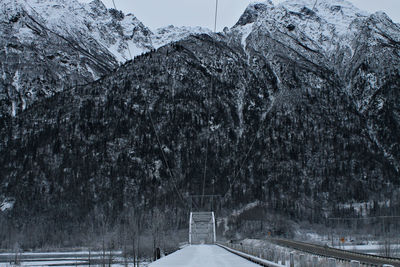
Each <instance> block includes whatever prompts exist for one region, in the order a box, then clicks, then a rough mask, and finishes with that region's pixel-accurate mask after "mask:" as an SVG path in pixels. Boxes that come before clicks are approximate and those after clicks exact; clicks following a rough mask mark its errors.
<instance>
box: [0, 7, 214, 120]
mask: <svg viewBox="0 0 400 267" xmlns="http://www.w3.org/2000/svg"><path fill="white" fill-rule="evenodd" d="M0 10H1V11H2V12H1V14H0V22H1V25H0V31H1V37H0V47H1V52H0V59H1V74H2V75H1V83H0V86H1V87H0V101H1V104H0V108H1V114H2V115H5V114H9V115H12V116H16V115H17V114H18V113H20V112H21V111H23V110H25V109H26V107H27V106H30V105H31V104H32V103H34V102H35V101H36V100H38V99H41V98H43V97H49V96H52V95H54V93H56V92H60V91H64V90H66V89H69V88H71V87H72V86H75V85H77V84H86V83H89V82H92V81H94V80H97V79H99V78H100V77H101V76H104V75H106V74H108V73H110V72H111V71H112V70H113V69H115V68H116V67H118V65H119V63H124V62H126V61H127V60H131V59H133V58H134V57H135V56H137V55H140V54H141V53H144V52H147V51H150V50H151V49H154V48H156V47H160V46H162V45H165V44H166V43H169V42H172V41H176V40H179V39H181V38H184V37H186V36H188V35H189V34H192V33H193V32H199V31H200V32H206V31H207V30H206V29H201V28H199V29H191V28H175V27H169V28H166V29H160V30H158V31H157V33H155V34H154V33H152V32H151V31H150V30H149V29H148V28H147V27H145V26H144V25H143V24H142V23H141V22H140V21H139V20H138V19H137V18H136V17H135V16H134V15H132V14H127V15H125V14H123V13H122V12H120V11H117V10H114V9H107V8H106V7H105V6H104V4H103V3H102V2H101V1H99V0H94V1H92V2H90V3H89V4H83V3H80V2H78V1H76V0H72V1H70V0H68V1H65V0H57V1H50V0H49V1H39V0H29V1H19V0H18V1H14V0H6V1H2V3H0ZM153 40H154V44H153Z"/></svg>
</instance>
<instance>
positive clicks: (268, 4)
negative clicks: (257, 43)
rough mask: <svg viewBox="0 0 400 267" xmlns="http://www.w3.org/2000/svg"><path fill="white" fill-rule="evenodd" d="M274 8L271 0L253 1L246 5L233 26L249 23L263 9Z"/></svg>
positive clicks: (253, 20)
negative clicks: (263, 0)
mask: <svg viewBox="0 0 400 267" xmlns="http://www.w3.org/2000/svg"><path fill="white" fill-rule="evenodd" d="M272 8H274V4H273V3H272V1H271V0H268V1H265V2H254V3H251V4H250V5H248V7H247V8H246V10H245V11H244V13H243V15H242V16H241V17H240V18H239V20H238V22H237V23H236V24H235V26H233V27H237V26H244V25H247V24H249V23H253V22H255V21H256V20H257V19H258V17H259V16H260V14H262V13H264V12H265V11H267V10H269V9H272Z"/></svg>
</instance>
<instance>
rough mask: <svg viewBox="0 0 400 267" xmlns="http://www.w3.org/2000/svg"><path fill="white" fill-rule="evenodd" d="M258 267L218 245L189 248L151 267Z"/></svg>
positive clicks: (156, 262) (162, 259) (152, 264)
mask: <svg viewBox="0 0 400 267" xmlns="http://www.w3.org/2000/svg"><path fill="white" fill-rule="evenodd" d="M205 266H207V267H222V266H229V267H257V266H259V265H257V264H255V263H252V262H250V261H247V260H245V259H244V258H241V257H239V256H237V255H235V254H232V253H230V252H228V251H227V250H225V249H223V248H221V247H218V246H216V245H199V246H193V245H192V246H187V247H185V248H183V249H181V250H178V251H177V252H175V253H173V254H170V255H168V256H167V257H164V258H161V259H160V260H158V261H155V262H153V263H151V264H150V265H149V267H205Z"/></svg>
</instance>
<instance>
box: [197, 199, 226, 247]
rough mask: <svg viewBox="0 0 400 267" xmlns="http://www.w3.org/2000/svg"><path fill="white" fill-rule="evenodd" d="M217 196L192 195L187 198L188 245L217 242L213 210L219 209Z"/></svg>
mask: <svg viewBox="0 0 400 267" xmlns="http://www.w3.org/2000/svg"><path fill="white" fill-rule="evenodd" d="M219 198H220V196H219V195H192V196H190V197H189V203H190V219H189V244H190V245H196V244H214V243H215V242H216V240H217V237H216V229H215V212H214V211H215V210H218V209H219V207H218V206H219V205H218V204H219V202H220V201H219Z"/></svg>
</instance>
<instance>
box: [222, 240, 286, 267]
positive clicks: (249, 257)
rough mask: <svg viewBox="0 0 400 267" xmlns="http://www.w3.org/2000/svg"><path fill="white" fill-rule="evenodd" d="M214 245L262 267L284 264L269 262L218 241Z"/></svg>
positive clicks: (275, 266) (274, 266)
mask: <svg viewBox="0 0 400 267" xmlns="http://www.w3.org/2000/svg"><path fill="white" fill-rule="evenodd" d="M216 245H217V246H219V247H221V248H224V249H226V250H227V251H229V252H231V253H233V254H236V255H238V256H239V257H242V258H244V259H246V260H248V261H251V262H254V263H256V264H259V265H261V266H264V267H284V266H285V265H281V264H278V263H274V262H271V261H267V260H264V259H262V258H260V257H256V256H253V255H250V254H247V253H244V252H242V251H239V250H236V249H233V248H230V247H228V246H225V245H222V244H219V243H217V244H216Z"/></svg>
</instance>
